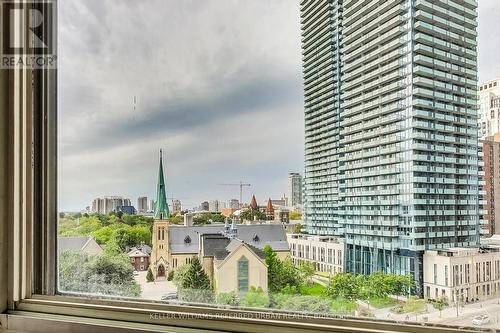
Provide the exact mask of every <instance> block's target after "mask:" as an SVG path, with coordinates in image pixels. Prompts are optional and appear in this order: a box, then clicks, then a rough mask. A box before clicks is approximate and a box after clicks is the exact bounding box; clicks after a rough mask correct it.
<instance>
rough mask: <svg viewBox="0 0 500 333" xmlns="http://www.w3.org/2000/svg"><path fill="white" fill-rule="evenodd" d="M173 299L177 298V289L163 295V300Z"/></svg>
mask: <svg viewBox="0 0 500 333" xmlns="http://www.w3.org/2000/svg"><path fill="white" fill-rule="evenodd" d="M173 299H177V292H175V291H172V292H170V293H168V294H165V295H163V296H162V297H161V300H162V301H168V300H173Z"/></svg>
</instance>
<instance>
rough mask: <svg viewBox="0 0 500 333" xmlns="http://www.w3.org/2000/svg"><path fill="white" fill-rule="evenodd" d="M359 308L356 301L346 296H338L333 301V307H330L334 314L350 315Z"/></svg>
mask: <svg viewBox="0 0 500 333" xmlns="http://www.w3.org/2000/svg"><path fill="white" fill-rule="evenodd" d="M357 308H358V305H357V304H356V302H354V301H351V300H348V299H344V298H337V299H334V300H333V301H332V307H331V308H330V311H331V312H332V313H333V314H339V315H350V314H352V313H353V312H354V310H356V309H357Z"/></svg>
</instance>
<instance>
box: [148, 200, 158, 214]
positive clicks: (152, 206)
mask: <svg viewBox="0 0 500 333" xmlns="http://www.w3.org/2000/svg"><path fill="white" fill-rule="evenodd" d="M155 210H156V200H154V199H151V200H150V201H149V211H150V212H154V211H155Z"/></svg>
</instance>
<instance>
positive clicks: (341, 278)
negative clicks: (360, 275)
mask: <svg viewBox="0 0 500 333" xmlns="http://www.w3.org/2000/svg"><path fill="white" fill-rule="evenodd" d="M325 294H326V295H327V296H330V297H332V298H339V297H342V298H346V299H349V300H355V299H358V298H359V296H360V285H359V280H358V279H357V278H356V276H355V275H353V274H351V273H338V274H335V275H333V276H332V277H331V278H330V281H329V282H328V286H327V287H326V289H325Z"/></svg>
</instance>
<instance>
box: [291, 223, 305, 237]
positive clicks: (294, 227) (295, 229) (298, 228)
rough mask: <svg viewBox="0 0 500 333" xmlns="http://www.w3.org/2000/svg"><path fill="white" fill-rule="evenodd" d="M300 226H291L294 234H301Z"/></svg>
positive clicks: (298, 224)
mask: <svg viewBox="0 0 500 333" xmlns="http://www.w3.org/2000/svg"><path fill="white" fill-rule="evenodd" d="M302 227H303V226H302V224H300V223H297V224H296V225H294V226H293V233H294V234H300V233H302Z"/></svg>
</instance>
